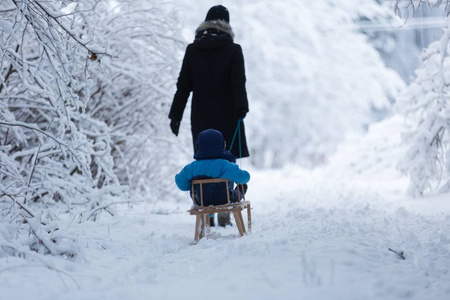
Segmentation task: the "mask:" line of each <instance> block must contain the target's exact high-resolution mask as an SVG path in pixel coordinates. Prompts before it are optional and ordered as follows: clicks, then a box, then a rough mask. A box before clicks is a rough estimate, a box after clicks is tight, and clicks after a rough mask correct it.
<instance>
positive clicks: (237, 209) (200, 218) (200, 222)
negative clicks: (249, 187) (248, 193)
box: [188, 178, 252, 242]
mask: <svg viewBox="0 0 450 300" xmlns="http://www.w3.org/2000/svg"><path fill="white" fill-rule="evenodd" d="M230 182H231V181H230V180H228V179H222V178H212V179H198V180H192V182H191V191H192V195H194V187H195V185H199V187H200V205H197V203H195V197H194V196H193V197H192V198H193V199H192V201H193V203H194V205H193V207H192V208H191V209H190V210H188V212H189V213H190V214H191V215H194V216H196V221H195V237H194V239H195V242H198V241H199V240H200V239H201V238H203V237H206V236H207V232H208V229H209V224H210V223H209V221H210V220H209V219H210V217H209V215H210V214H214V213H226V212H229V213H233V215H234V220H235V222H236V227H237V228H238V230H239V234H240V236H243V235H244V234H247V232H248V233H251V231H252V218H251V208H250V201H246V200H245V193H244V188H243V186H242V185H240V184H238V199H239V201H238V202H236V203H231V201H230V194H229V192H228V191H229V185H230ZM208 183H225V186H226V189H227V201H228V203H227V204H222V205H214V206H204V205H203V203H204V202H203V185H204V184H208ZM241 193H242V197H243V199H241ZM244 209H247V224H248V225H247V226H248V230H247V231H246V230H245V223H244V219H243V218H242V211H243V210H244Z"/></svg>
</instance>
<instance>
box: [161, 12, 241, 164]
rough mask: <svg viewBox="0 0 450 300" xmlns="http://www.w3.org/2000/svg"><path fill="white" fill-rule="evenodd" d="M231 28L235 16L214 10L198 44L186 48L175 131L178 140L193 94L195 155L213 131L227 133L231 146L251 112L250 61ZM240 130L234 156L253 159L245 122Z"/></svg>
mask: <svg viewBox="0 0 450 300" xmlns="http://www.w3.org/2000/svg"><path fill="white" fill-rule="evenodd" d="M229 23H230V16H229V13H228V10H227V9H226V8H225V7H224V6H222V5H217V6H213V7H212V8H211V9H210V10H209V11H208V14H207V15H206V19H205V21H204V22H203V23H202V24H200V26H199V27H198V28H197V30H196V35H195V40H194V42H193V43H192V44H189V45H188V47H187V49H186V53H185V56H184V59H183V65H182V67H181V71H180V76H179V77H178V82H177V91H176V93H175V97H174V99H173V103H172V107H171V109H170V113H169V118H170V119H171V122H170V128H171V129H172V132H173V133H174V134H175V135H177V136H178V131H179V127H180V121H181V119H182V116H183V111H184V109H185V107H186V102H187V100H188V97H189V94H190V93H191V91H192V92H193V96H192V110H191V129H192V139H193V143H194V152H195V144H196V142H197V137H198V135H199V134H200V132H202V131H203V130H205V129H208V128H212V129H216V130H219V131H220V132H222V134H223V136H224V139H225V142H226V144H227V145H231V142H232V140H233V136H234V133H235V130H236V128H237V125H238V120H241V119H243V118H245V116H246V114H247V112H248V101H247V92H246V90H245V68H244V56H243V54H242V49H241V46H240V45H238V44H235V43H234V42H233V37H234V33H233V31H232V29H231V26H230V24H229ZM239 128H240V135H238V136H237V137H236V140H235V142H234V143H233V145H232V149H231V150H230V151H231V153H232V154H233V155H234V156H235V157H237V158H241V157H248V156H249V153H248V149H247V142H246V139H245V130H244V124H243V122H240V126H239ZM239 137H240V140H239ZM228 147H229V146H228Z"/></svg>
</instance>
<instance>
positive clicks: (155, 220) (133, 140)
mask: <svg viewBox="0 0 450 300" xmlns="http://www.w3.org/2000/svg"><path fill="white" fill-rule="evenodd" d="M380 2H381V3H380ZM440 2H445V1H419V0H417V1H406V0H405V1H403V0H402V1H397V2H395V1H394V2H393V1H375V0H373V1H367V0H343V1H333V0H319V1H294V0H286V1H280V2H274V1H268V0H260V1H238V0H235V1H231V0H230V1H223V2H222V4H223V5H225V6H226V7H228V9H229V10H230V14H231V26H232V27H233V29H234V31H235V34H236V38H235V41H236V42H237V43H239V44H241V45H242V47H243V50H244V57H245V62H246V70H247V89H248V94H249V101H250V113H249V114H248V116H247V118H246V120H245V121H246V128H247V131H248V143H249V146H250V151H251V158H250V159H247V160H243V161H242V162H239V164H240V165H241V167H243V168H246V169H250V171H251V174H252V182H251V185H250V189H249V193H248V198H249V200H251V201H252V204H253V207H254V211H253V214H254V232H253V234H252V235H250V236H246V237H245V238H242V239H236V238H234V235H235V232H234V231H235V228H233V227H231V228H225V229H222V228H218V229H215V231H214V232H213V233H212V235H211V236H210V238H209V239H204V240H201V241H200V243H199V244H198V245H196V246H191V245H190V242H191V241H192V240H191V238H192V233H193V228H192V227H193V220H192V218H191V217H190V216H188V215H186V213H185V211H186V210H187V209H188V208H189V205H190V201H189V197H188V195H186V194H184V193H181V192H179V191H177V190H176V189H175V186H174V184H173V175H174V174H175V173H176V172H177V171H178V170H179V169H180V168H181V167H182V166H183V165H184V164H185V163H187V162H189V161H191V160H192V154H193V153H192V147H191V141H190V138H191V137H190V127H189V125H190V124H189V108H187V109H186V111H185V115H184V119H183V122H182V127H181V132H180V136H179V137H175V136H173V135H172V134H171V132H170V130H169V126H168V125H169V120H168V119H167V114H168V110H169V107H170V104H171V100H172V95H173V93H174V84H175V82H176V78H177V74H178V71H179V67H180V64H181V59H182V57H183V51H184V49H185V47H186V45H187V43H189V42H191V41H192V40H193V37H194V30H195V28H196V27H197V26H198V24H199V23H200V22H201V21H202V20H203V19H204V17H205V14H206V12H207V10H208V9H209V8H210V7H211V6H212V5H216V4H218V3H216V2H214V1H208V0H199V1H196V2H195V4H193V3H192V1H187V0H179V1H165V2H164V3H161V2H160V1H144V0H142V1H140V0H139V1H121V0H117V1H106V0H105V1H93V0H78V1H66V0H65V1H57V0H55V1H46V2H44V1H32V2H29V1H24V0H0V42H1V43H0V46H1V53H0V209H1V218H0V290H1V291H2V292H1V293H0V299H1V300H3V299H19V298H35V299H48V298H54V299H72V298H73V299H75V298H77V299H80V298H83V299H103V298H107V299H148V298H152V297H153V298H157V299H164V298H166V299H178V298H180V297H181V296H183V297H186V296H188V297H189V296H192V297H198V296H199V293H198V292H199V291H196V290H194V289H192V286H195V285H197V284H198V281H197V280H198V278H199V276H200V275H199V274H209V275H210V276H208V275H205V276H206V277H207V278H208V279H206V284H207V285H206V286H207V288H206V290H207V291H208V293H209V295H214V296H215V297H216V298H219V299H229V298H230V297H234V296H236V297H238V296H241V297H244V298H246V299H254V298H259V299H273V298H274V297H275V296H277V297H280V295H281V297H282V298H283V299H297V298H298V297H308V298H311V299H323V298H336V299H351V298H353V299H403V298H406V299H426V298H427V297H431V298H432V299H448V297H449V296H450V290H449V289H448V285H447V283H448V282H449V280H450V278H449V276H450V272H449V271H448V265H449V264H450V236H449V235H448V232H449V227H448V226H449V223H448V220H449V218H450V205H449V204H448V201H447V198H448V189H449V186H450V184H449V183H448V182H449V178H450V177H449V176H448V174H449V173H450V163H449V159H450V154H449V153H450V152H449V151H448V142H449V140H448V130H447V129H448V127H449V125H448V121H447V120H448V112H447V100H446V95H447V85H448V84H447V81H448V71H446V69H447V68H448V61H447V60H448V41H449V39H448V36H449V34H448V32H446V33H445V35H443V37H442V38H441V40H440V41H437V42H435V43H432V44H431V45H430V47H429V48H428V50H426V51H425V52H424V53H423V55H422V56H420V58H419V53H420V52H421V47H422V46H428V43H429V42H431V41H432V40H433V39H434V40H436V39H438V38H439V37H440V36H441V35H442V34H443V33H444V32H443V31H442V30H441V29H434V30H433V31H432V32H431V33H429V34H427V38H424V37H423V36H421V37H420V38H417V35H418V31H409V32H407V33H405V34H404V35H395V34H392V32H387V33H384V32H380V31H377V32H375V33H374V31H369V30H367V28H368V27H367V26H366V27H365V25H364V24H366V25H367V23H369V24H379V23H386V22H393V20H394V22H397V24H398V22H400V23H401V22H402V20H399V19H398V17H397V16H396V15H395V7H394V5H395V4H396V3H397V4H398V5H399V6H398V9H399V10H398V12H401V13H402V14H403V16H405V14H409V17H410V19H413V13H416V14H420V13H423V14H425V15H428V14H440V15H442V14H441V13H442V12H443V11H444V16H445V7H444V6H442V5H441V7H440V8H439V12H436V10H435V9H434V10H433V9H431V10H426V11H425V12H423V10H424V5H431V6H432V5H435V4H439V3H440ZM419 4H422V5H419ZM435 12H436V13H435ZM403 22H404V20H403ZM427 39H429V40H427ZM424 40H427V41H426V42H424ZM404 49H407V50H408V53H405V51H406V50H404ZM409 50H410V51H409ZM421 60H422V61H421ZM386 64H387V65H388V66H390V67H393V68H395V70H393V69H390V68H388V67H387V66H386ZM417 66H420V68H419V70H418V71H417V76H413V75H412V74H411V70H412V69H414V68H416V67H417ZM402 78H403V79H402ZM405 81H406V83H408V84H409V82H411V83H410V84H409V86H408V87H406V84H405ZM408 186H409V192H410V195H414V196H424V195H425V197H424V198H419V199H413V198H409V196H408V194H407V188H408ZM439 193H440V194H439ZM402 251H404V252H402ZM211 268H213V269H214V270H215V272H212V271H211ZM236 272H237V274H239V276H243V277H244V278H246V279H245V283H246V284H245V286H244V285H242V279H240V277H239V276H238V277H236ZM42 274H45V276H42ZM224 277H225V278H226V280H224ZM174 287H176V288H174Z"/></svg>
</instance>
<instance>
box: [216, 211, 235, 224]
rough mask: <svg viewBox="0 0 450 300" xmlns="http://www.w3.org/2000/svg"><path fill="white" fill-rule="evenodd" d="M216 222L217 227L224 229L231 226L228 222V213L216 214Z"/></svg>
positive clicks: (229, 221)
mask: <svg viewBox="0 0 450 300" xmlns="http://www.w3.org/2000/svg"><path fill="white" fill-rule="evenodd" d="M217 222H218V223H219V226H222V227H225V226H227V225H233V224H232V223H231V220H230V213H218V214H217Z"/></svg>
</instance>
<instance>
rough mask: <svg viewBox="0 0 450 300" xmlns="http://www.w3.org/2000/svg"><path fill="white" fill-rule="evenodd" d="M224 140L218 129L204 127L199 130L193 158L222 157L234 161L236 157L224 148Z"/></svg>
mask: <svg viewBox="0 0 450 300" xmlns="http://www.w3.org/2000/svg"><path fill="white" fill-rule="evenodd" d="M225 147H226V145H225V142H224V140H223V135H222V133H221V132H220V131H218V130H214V129H206V130H203V131H202V132H200V134H199V135H198V139H197V152H196V153H195V155H194V159H196V160H201V159H215V158H223V159H226V160H228V161H231V162H235V161H236V158H235V157H234V156H233V154H231V152H230V151H227V150H225Z"/></svg>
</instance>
